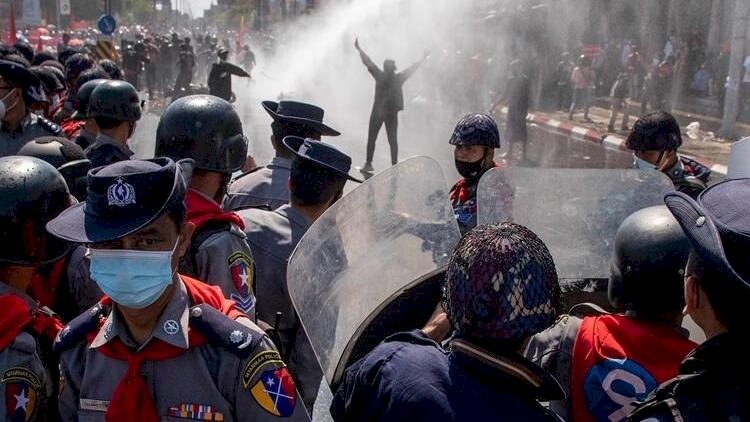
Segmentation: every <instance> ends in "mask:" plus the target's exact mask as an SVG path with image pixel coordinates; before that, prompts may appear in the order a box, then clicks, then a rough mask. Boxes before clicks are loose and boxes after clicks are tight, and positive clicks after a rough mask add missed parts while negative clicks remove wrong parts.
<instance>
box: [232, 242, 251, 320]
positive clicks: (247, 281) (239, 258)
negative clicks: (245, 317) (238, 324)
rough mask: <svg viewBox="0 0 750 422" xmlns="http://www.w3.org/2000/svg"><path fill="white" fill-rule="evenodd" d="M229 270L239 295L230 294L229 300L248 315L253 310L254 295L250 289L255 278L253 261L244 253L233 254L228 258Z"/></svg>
mask: <svg viewBox="0 0 750 422" xmlns="http://www.w3.org/2000/svg"><path fill="white" fill-rule="evenodd" d="M229 270H230V271H231V273H232V282H233V283H234V287H236V288H237V291H238V292H239V294H235V293H232V294H231V295H230V299H232V300H234V303H235V304H236V305H237V308H238V309H239V310H241V311H242V312H244V313H246V314H250V313H251V312H252V311H253V308H255V295H254V294H253V289H252V282H253V279H254V278H255V266H254V263H253V260H252V258H250V257H249V256H247V254H246V253H244V252H235V253H233V254H231V255H230V256H229Z"/></svg>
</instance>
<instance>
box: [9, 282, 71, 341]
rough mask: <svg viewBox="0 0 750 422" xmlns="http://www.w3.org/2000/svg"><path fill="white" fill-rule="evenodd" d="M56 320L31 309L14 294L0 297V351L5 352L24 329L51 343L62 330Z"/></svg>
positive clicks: (60, 324)
mask: <svg viewBox="0 0 750 422" xmlns="http://www.w3.org/2000/svg"><path fill="white" fill-rule="evenodd" d="M62 327H63V326H62V323H60V321H59V320H58V319H57V318H54V317H51V316H49V315H45V314H43V313H41V312H39V311H37V310H36V309H31V308H30V307H29V305H28V303H26V301H25V300H23V299H21V298H20V297H18V296H16V295H14V294H10V293H7V294H3V295H0V351H2V350H5V348H6V347H8V345H9V344H11V343H12V342H13V340H15V338H16V337H17V336H18V334H20V333H21V331H23V330H24V329H27V328H28V329H29V330H30V331H31V332H32V333H33V334H34V335H36V336H37V337H43V338H45V339H47V340H49V342H50V343H52V342H53V341H54V339H55V336H57V333H58V332H59V331H60V330H61V329H62Z"/></svg>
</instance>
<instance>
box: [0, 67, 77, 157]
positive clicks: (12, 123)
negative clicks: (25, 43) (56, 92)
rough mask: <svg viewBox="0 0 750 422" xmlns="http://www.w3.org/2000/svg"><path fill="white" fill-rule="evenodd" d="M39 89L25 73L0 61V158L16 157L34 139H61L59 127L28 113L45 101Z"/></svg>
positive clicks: (38, 85)
mask: <svg viewBox="0 0 750 422" xmlns="http://www.w3.org/2000/svg"><path fill="white" fill-rule="evenodd" d="M40 85H41V83H40V82H39V79H38V78H36V77H35V76H34V75H32V74H31V72H29V70H28V69H26V68H24V67H23V66H21V65H20V64H18V63H14V62H8V61H5V60H0V123H1V125H0V157H5V156H7V155H13V154H15V153H16V152H18V150H19V149H21V147H22V146H23V145H24V144H25V143H26V142H28V141H30V140H32V139H34V138H38V137H40V136H61V135H62V132H61V131H60V127H59V126H57V125H56V124H54V123H52V122H51V121H49V120H47V119H46V118H44V117H42V116H39V115H37V114H34V113H31V112H30V111H29V109H28V107H29V105H31V104H32V103H35V102H38V101H43V100H44V98H45V97H46V96H45V95H44V92H43V91H42V89H41V87H40Z"/></svg>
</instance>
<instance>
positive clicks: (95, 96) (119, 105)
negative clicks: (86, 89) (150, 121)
mask: <svg viewBox="0 0 750 422" xmlns="http://www.w3.org/2000/svg"><path fill="white" fill-rule="evenodd" d="M87 115H88V117H105V118H108V119H113V120H119V121H122V122H135V121H138V120H140V118H141V100H140V99H139V98H138V91H136V89H135V87H134V86H133V85H131V84H129V83H127V82H125V81H116V80H108V81H105V82H104V83H102V84H100V85H99V86H97V87H96V88H95V89H94V90H93V91H92V92H91V97H90V99H89V109H88V112H87Z"/></svg>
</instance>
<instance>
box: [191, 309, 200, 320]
mask: <svg viewBox="0 0 750 422" xmlns="http://www.w3.org/2000/svg"><path fill="white" fill-rule="evenodd" d="M202 315H203V309H201V308H193V309H192V310H191V311H190V316H192V317H193V318H200V317H201V316H202Z"/></svg>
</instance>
